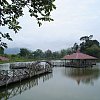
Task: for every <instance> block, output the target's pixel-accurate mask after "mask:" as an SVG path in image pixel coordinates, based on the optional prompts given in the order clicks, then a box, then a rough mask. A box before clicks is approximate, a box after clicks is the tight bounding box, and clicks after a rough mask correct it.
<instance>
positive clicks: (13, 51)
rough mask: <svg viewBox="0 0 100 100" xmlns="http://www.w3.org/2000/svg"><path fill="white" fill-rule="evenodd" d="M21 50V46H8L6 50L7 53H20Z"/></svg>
mask: <svg viewBox="0 0 100 100" xmlns="http://www.w3.org/2000/svg"><path fill="white" fill-rule="evenodd" d="M19 52H20V48H7V49H5V50H4V53H5V54H18V53H19Z"/></svg>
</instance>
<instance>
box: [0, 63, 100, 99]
mask: <svg viewBox="0 0 100 100" xmlns="http://www.w3.org/2000/svg"><path fill="white" fill-rule="evenodd" d="M0 100H100V63H98V64H97V65H96V66H95V67H93V68H86V69H85V68H84V69H82V68H65V67H54V68H53V73H49V74H46V75H43V76H41V77H35V78H32V79H28V80H24V81H23V82H22V83H16V84H13V85H10V86H8V87H7V88H1V89H0Z"/></svg>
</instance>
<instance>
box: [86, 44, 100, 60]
mask: <svg viewBox="0 0 100 100" xmlns="http://www.w3.org/2000/svg"><path fill="white" fill-rule="evenodd" d="M85 52H86V53H87V54H89V55H92V56H94V57H97V58H100V47H98V46H97V45H96V44H94V45H92V46H91V47H89V48H87V49H86V50H85Z"/></svg>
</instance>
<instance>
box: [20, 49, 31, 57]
mask: <svg viewBox="0 0 100 100" xmlns="http://www.w3.org/2000/svg"><path fill="white" fill-rule="evenodd" d="M19 55H20V56H21V57H25V58H33V54H32V52H31V51H30V50H28V49H26V48H21V49H20V53H19Z"/></svg>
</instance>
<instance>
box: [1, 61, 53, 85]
mask: <svg viewBox="0 0 100 100" xmlns="http://www.w3.org/2000/svg"><path fill="white" fill-rule="evenodd" d="M47 72H52V66H51V65H49V64H48V63H46V64H45V66H43V65H40V64H39V62H38V63H37V64H36V63H35V64H26V67H23V68H22V67H21V66H19V67H18V68H17V67H16V66H14V67H12V68H11V69H10V70H0V87H1V86H4V85H6V86H7V85H8V84H11V83H15V82H18V81H22V80H24V79H26V78H31V77H33V76H37V75H40V74H43V73H47Z"/></svg>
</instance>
